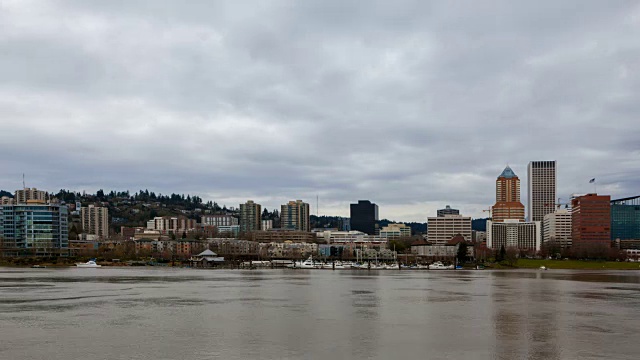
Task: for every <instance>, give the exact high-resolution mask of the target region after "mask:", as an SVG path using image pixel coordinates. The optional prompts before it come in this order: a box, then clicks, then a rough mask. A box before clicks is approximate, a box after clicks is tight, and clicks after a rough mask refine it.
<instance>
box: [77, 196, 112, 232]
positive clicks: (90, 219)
mask: <svg viewBox="0 0 640 360" xmlns="http://www.w3.org/2000/svg"><path fill="white" fill-rule="evenodd" d="M80 217H81V219H82V230H83V233H84V234H86V235H90V236H91V237H92V238H93V239H96V240H97V239H101V240H104V239H108V238H109V209H108V208H105V207H100V206H95V205H89V206H88V207H83V208H81V209H80Z"/></svg>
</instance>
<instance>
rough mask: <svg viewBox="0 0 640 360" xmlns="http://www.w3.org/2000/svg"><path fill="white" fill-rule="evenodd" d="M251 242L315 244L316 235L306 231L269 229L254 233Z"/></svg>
mask: <svg viewBox="0 0 640 360" xmlns="http://www.w3.org/2000/svg"><path fill="white" fill-rule="evenodd" d="M251 240H252V241H257V242H268V243H270V242H285V241H291V242H295V243H306V242H315V241H316V234H315V233H312V232H307V231H293V230H284V229H271V230H269V231H254V232H252V233H251Z"/></svg>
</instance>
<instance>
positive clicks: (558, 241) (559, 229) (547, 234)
mask: <svg viewBox="0 0 640 360" xmlns="http://www.w3.org/2000/svg"><path fill="white" fill-rule="evenodd" d="M542 232H543V236H542V242H543V243H544V244H547V243H551V244H553V245H559V246H560V247H563V248H564V247H571V212H570V211H569V210H567V209H558V210H556V211H554V212H552V213H550V214H546V215H545V216H544V222H543V226H542Z"/></svg>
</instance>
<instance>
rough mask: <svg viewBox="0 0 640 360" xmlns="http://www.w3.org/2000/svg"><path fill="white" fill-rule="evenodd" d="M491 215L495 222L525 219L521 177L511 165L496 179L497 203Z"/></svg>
mask: <svg viewBox="0 0 640 360" xmlns="http://www.w3.org/2000/svg"><path fill="white" fill-rule="evenodd" d="M491 215H492V220H493V222H502V221H504V220H507V219H515V220H520V221H524V205H522V203H521V202H520V179H519V178H518V176H517V175H516V174H515V173H514V172H513V170H511V168H510V167H509V166H507V167H506V168H505V169H504V170H503V171H502V173H501V174H500V176H498V179H497V180H496V204H495V205H494V206H493V208H492V214H491Z"/></svg>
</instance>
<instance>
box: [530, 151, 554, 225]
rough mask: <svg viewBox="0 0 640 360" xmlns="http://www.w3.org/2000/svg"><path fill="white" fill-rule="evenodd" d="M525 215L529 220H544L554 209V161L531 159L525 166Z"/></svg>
mask: <svg viewBox="0 0 640 360" xmlns="http://www.w3.org/2000/svg"><path fill="white" fill-rule="evenodd" d="M527 192H528V198H527V217H528V219H529V221H540V222H542V221H544V216H545V215H546V214H549V213H552V212H553V211H554V210H555V208H556V207H555V203H556V162H555V160H554V161H531V162H529V166H528V167H527Z"/></svg>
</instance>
